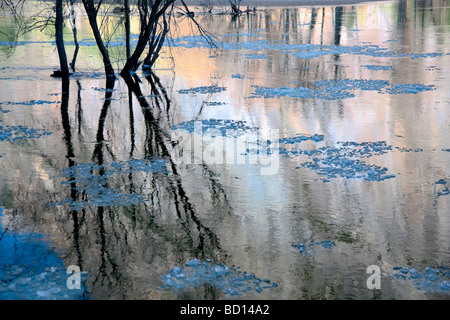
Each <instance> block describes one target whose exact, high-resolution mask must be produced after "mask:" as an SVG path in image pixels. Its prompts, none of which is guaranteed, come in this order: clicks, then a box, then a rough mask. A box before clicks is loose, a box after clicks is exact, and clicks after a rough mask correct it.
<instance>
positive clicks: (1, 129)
mask: <svg viewBox="0 0 450 320" xmlns="http://www.w3.org/2000/svg"><path fill="white" fill-rule="evenodd" d="M50 134H51V133H50V132H48V131H45V130H43V129H30V128H27V127H25V126H22V125H18V126H9V125H7V126H2V125H0V142H2V141H8V142H11V143H14V144H19V145H20V144H24V143H26V142H27V140H28V139H37V138H41V137H43V136H47V135H50Z"/></svg>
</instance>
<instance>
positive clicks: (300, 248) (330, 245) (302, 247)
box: [292, 239, 336, 253]
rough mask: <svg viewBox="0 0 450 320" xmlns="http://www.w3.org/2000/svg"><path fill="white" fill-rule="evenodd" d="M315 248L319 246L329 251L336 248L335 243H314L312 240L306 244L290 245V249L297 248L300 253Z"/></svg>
mask: <svg viewBox="0 0 450 320" xmlns="http://www.w3.org/2000/svg"><path fill="white" fill-rule="evenodd" d="M315 246H321V247H322V248H325V249H331V248H333V247H335V246H336V243H335V242H334V241H331V240H322V241H316V240H314V239H311V240H310V241H309V242H308V243H307V244H303V243H299V244H292V247H294V248H297V249H298V251H299V252H300V253H305V252H309V251H310V250H311V249H312V248H313V247H315Z"/></svg>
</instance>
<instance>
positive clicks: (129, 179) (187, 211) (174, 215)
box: [57, 72, 232, 298]
mask: <svg viewBox="0 0 450 320" xmlns="http://www.w3.org/2000/svg"><path fill="white" fill-rule="evenodd" d="M145 79H146V80H147V81H148V84H149V88H150V90H151V94H150V95H149V96H147V97H145V96H144V94H143V92H142V90H141V85H140V81H141V80H140V79H139V78H138V77H134V78H132V77H130V78H127V79H124V80H125V83H126V85H127V87H128V97H129V111H130V119H129V120H130V121H129V125H130V128H128V129H129V130H130V132H131V134H130V136H129V137H130V139H131V141H130V143H129V145H130V146H131V148H130V152H129V160H127V161H117V160H116V155H115V154H114V151H113V148H111V146H110V144H111V143H110V141H109V140H108V138H107V137H106V136H105V133H106V132H107V130H108V129H107V127H108V123H107V122H108V119H109V118H108V112H109V111H110V107H111V101H112V95H113V91H114V87H115V84H116V83H115V81H114V80H113V81H110V80H109V81H106V84H105V89H104V99H103V105H102V107H101V110H100V115H99V119H98V127H97V133H96V141H95V146H94V149H93V152H92V157H91V161H92V162H88V163H78V162H77V161H78V160H76V159H82V157H80V156H78V155H77V154H76V151H75V149H76V148H74V145H73V139H74V138H73V136H74V134H73V128H72V126H71V123H70V116H69V101H70V99H69V91H70V85H69V82H68V81H63V82H62V99H61V120H62V127H63V131H64V140H65V144H66V152H67V153H66V157H67V161H68V167H67V169H64V170H63V171H62V172H63V173H62V175H63V177H64V178H66V179H67V181H63V185H69V187H70V196H69V198H68V199H63V200H61V201H60V202H58V203H57V204H60V205H61V207H62V208H64V209H68V210H69V212H70V218H71V220H72V223H71V225H72V226H73V227H72V231H71V238H72V245H71V249H70V251H71V252H70V254H69V257H70V259H68V260H70V261H71V263H72V264H74V263H75V264H77V265H79V266H80V268H81V269H82V270H85V271H87V272H88V273H89V275H90V276H89V277H88V280H87V281H88V287H89V290H90V291H91V294H92V297H93V298H96V297H98V298H133V297H135V296H134V295H136V296H138V297H141V296H142V292H136V291H139V290H143V289H144V288H147V290H149V291H151V292H152V290H153V291H154V289H153V288H157V287H158V286H159V285H160V283H158V280H160V279H161V277H158V276H155V275H154V273H157V274H161V276H162V274H163V273H164V272H166V271H167V270H168V269H170V268H171V267H173V266H174V265H176V264H182V263H184V262H185V261H188V260H189V259H192V258H197V259H202V260H204V259H210V260H212V261H217V262H222V261H224V260H225V258H226V256H227V254H226V252H224V250H223V249H222V248H221V245H220V241H219V239H218V237H217V235H216V233H215V232H214V230H213V228H211V227H210V226H209V225H208V223H205V222H204V219H203V217H202V215H201V214H200V213H199V211H198V208H197V207H196V204H195V203H193V201H192V199H191V198H190V196H189V190H188V189H189V188H191V187H190V186H189V183H190V182H187V181H184V175H185V172H184V173H183V174H181V173H180V171H181V170H183V169H182V168H180V165H177V164H176V162H175V161H174V159H172V157H173V155H172V154H171V152H170V150H171V149H172V148H173V143H174V142H173V141H172V140H171V135H170V128H171V116H170V111H171V101H170V98H169V97H168V94H167V92H166V91H165V89H164V87H163V86H162V85H161V82H160V80H159V78H158V77H156V75H155V74H153V73H151V72H149V73H146V77H145ZM80 90H81V85H80V84H79V82H78V93H79V91H80ZM102 91H103V90H102ZM132 95H134V97H135V99H136V100H134V101H137V102H138V103H139V106H140V110H141V111H142V116H143V119H144V122H145V137H143V138H142V137H138V136H137V131H136V130H135V128H134V122H135V117H138V116H137V115H135V114H134V111H133V99H132V98H133V97H132ZM76 110H77V113H78V120H80V119H82V117H81V115H82V114H83V108H82V101H81V95H79V94H78V97H77V109H76ZM82 128H85V126H83V124H82V123H78V129H77V130H78V133H80V131H82V130H83V129H82ZM116 138H117V137H116ZM137 138H141V139H142V140H143V141H145V143H143V144H136V141H135V139H137ZM140 146H142V148H143V150H137V149H138V148H139V147H140ZM136 151H137V152H136ZM140 151H142V155H143V157H142V159H137V158H135V155H134V154H135V153H139V152H140ZM201 168H202V171H203V175H202V179H203V180H204V183H205V185H207V187H208V188H209V190H210V193H211V202H212V203H211V204H210V207H216V208H217V207H220V208H222V209H223V210H222V212H218V214H226V215H228V214H230V213H231V212H232V209H231V206H230V204H229V203H228V200H227V197H226V194H225V191H224V188H223V187H222V186H221V185H220V183H218V181H217V179H215V173H214V172H213V170H211V169H210V168H209V167H208V166H207V165H206V164H202V165H201ZM192 174H194V173H192ZM132 196H136V197H132ZM200 205H203V204H200ZM136 269H137V270H136ZM146 273H149V274H152V275H153V276H152V277H149V276H148V274H146ZM137 279H139V280H137ZM136 281H148V285H143V286H142V287H139V288H135V289H133V290H130V288H129V286H133V283H136ZM125 287H127V288H125ZM144 290H145V289H144ZM199 290H200V291H198V292H197V293H192V294H193V295H194V296H195V297H197V296H196V295H197V294H201V295H202V298H213V297H214V296H215V295H216V294H217V292H216V289H213V288H209V287H208V286H206V285H205V286H204V290H201V289H199ZM202 291H203V292H202ZM152 294H156V295H161V294H169V293H163V292H162V293H155V292H153V293H152Z"/></svg>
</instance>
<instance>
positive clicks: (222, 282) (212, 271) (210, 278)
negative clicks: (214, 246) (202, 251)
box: [159, 259, 278, 296]
mask: <svg viewBox="0 0 450 320" xmlns="http://www.w3.org/2000/svg"><path fill="white" fill-rule="evenodd" d="M162 281H163V285H162V286H161V287H160V288H159V289H160V290H165V289H171V290H174V291H180V290H188V289H194V288H198V287H200V286H202V285H210V286H214V287H216V288H218V289H220V290H222V292H223V293H224V294H227V295H231V296H242V295H244V294H245V293H248V292H250V291H256V292H257V293H261V292H262V291H263V290H264V289H270V288H276V287H278V285H277V284H276V283H274V282H271V281H270V280H268V279H259V278H257V277H256V276H255V275H254V274H253V273H247V272H245V271H244V272H242V271H239V270H238V269H237V268H235V267H228V266H226V265H224V264H223V263H218V264H214V263H212V262H211V261H210V260H206V261H201V260H199V259H192V260H190V261H188V262H186V263H185V265H184V267H174V268H173V269H171V270H169V271H168V272H167V274H166V275H164V276H163V278H162Z"/></svg>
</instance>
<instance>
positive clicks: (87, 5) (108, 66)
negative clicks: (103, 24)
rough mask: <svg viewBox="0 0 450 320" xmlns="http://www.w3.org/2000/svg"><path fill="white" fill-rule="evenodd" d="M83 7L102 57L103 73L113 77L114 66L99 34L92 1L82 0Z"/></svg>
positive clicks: (95, 11) (96, 10) (95, 10)
mask: <svg viewBox="0 0 450 320" xmlns="http://www.w3.org/2000/svg"><path fill="white" fill-rule="evenodd" d="M83 5H84V9H85V10H86V13H87V15H88V19H89V24H90V26H91V29H92V33H93V34H94V39H95V42H96V43H97V47H98V49H99V50H100V54H101V55H102V57H103V65H104V66H105V73H106V76H108V77H115V75H114V68H113V66H112V63H111V59H110V58H109V53H108V49H106V47H105V44H104V43H103V39H102V36H101V34H100V30H99V28H98V23H97V12H98V8H97V9H96V8H95V6H94V2H93V1H92V0H83Z"/></svg>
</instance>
